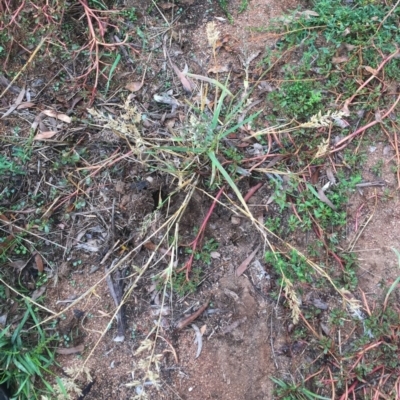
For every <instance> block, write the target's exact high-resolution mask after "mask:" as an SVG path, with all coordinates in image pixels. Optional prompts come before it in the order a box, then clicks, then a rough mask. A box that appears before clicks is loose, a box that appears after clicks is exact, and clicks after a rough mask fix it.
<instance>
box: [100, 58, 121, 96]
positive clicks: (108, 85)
mask: <svg viewBox="0 0 400 400" xmlns="http://www.w3.org/2000/svg"><path fill="white" fill-rule="evenodd" d="M120 60H121V55H120V54H117V57H116V58H115V60H114V62H113V64H112V65H111V68H110V73H109V74H108V79H107V84H106V89H105V92H104V96H107V93H108V89H109V87H110V82H111V78H112V76H113V74H114V71H115V69H116V68H117V66H118V64H119V62H120Z"/></svg>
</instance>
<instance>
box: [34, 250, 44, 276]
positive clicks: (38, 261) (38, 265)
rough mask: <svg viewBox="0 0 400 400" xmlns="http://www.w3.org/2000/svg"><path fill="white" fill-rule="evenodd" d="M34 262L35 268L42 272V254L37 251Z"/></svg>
mask: <svg viewBox="0 0 400 400" xmlns="http://www.w3.org/2000/svg"><path fill="white" fill-rule="evenodd" d="M35 264H36V268H37V270H38V271H39V272H43V270H44V267H43V259H42V256H41V255H40V254H39V253H36V254H35Z"/></svg>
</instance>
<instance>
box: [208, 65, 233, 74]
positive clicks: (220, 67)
mask: <svg viewBox="0 0 400 400" xmlns="http://www.w3.org/2000/svg"><path fill="white" fill-rule="evenodd" d="M210 72H211V73H213V74H218V73H221V72H229V67H228V66H227V65H216V66H215V67H212V68H210V69H209V70H208V71H207V73H208V74H209V73H210Z"/></svg>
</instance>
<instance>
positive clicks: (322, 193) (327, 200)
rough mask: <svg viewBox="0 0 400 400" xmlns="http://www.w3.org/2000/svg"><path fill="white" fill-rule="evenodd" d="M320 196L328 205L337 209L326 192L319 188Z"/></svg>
mask: <svg viewBox="0 0 400 400" xmlns="http://www.w3.org/2000/svg"><path fill="white" fill-rule="evenodd" d="M318 197H319V199H320V200H321V201H322V202H323V203H325V204H326V205H327V206H329V207H330V208H332V210H336V207H335V206H334V205H333V203H332V202H331V201H330V200H329V199H328V198H327V197H326V195H325V193H324V192H323V190H322V189H318Z"/></svg>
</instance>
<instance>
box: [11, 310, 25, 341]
mask: <svg viewBox="0 0 400 400" xmlns="http://www.w3.org/2000/svg"><path fill="white" fill-rule="evenodd" d="M28 317H29V311H28V310H26V312H25V315H24V317H23V318H22V320H21V322H20V323H19V325H18V326H17V328H16V329H15V331H14V333H13V335H12V337H11V342H12V343H14V342H15V340H16V339H17V338H19V334H20V332H21V329H22V328H23V326H24V325H25V322H26V320H27V319H28Z"/></svg>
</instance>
